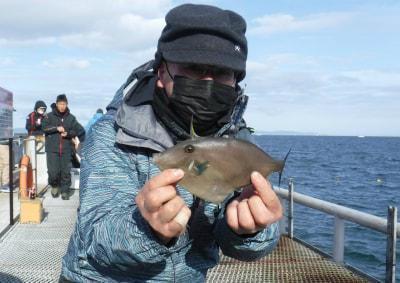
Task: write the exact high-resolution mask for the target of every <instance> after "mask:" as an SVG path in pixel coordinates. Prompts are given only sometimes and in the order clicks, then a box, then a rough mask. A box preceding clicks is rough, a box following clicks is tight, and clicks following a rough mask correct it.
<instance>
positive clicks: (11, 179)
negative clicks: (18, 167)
mask: <svg viewBox="0 0 400 283" xmlns="http://www.w3.org/2000/svg"><path fill="white" fill-rule="evenodd" d="M8 169H9V180H8V186H9V188H10V225H14V172H13V171H14V162H13V138H9V139H8Z"/></svg>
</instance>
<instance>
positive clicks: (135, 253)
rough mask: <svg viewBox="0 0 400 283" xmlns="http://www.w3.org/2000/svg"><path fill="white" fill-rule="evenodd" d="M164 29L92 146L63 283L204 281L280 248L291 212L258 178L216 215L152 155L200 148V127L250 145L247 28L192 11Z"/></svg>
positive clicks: (216, 208) (173, 15)
mask: <svg viewBox="0 0 400 283" xmlns="http://www.w3.org/2000/svg"><path fill="white" fill-rule="evenodd" d="M165 19H166V26H165V28H164V29H163V31H162V33H161V36H160V38H159V41H158V47H157V52H156V55H155V60H153V61H150V62H147V63H145V64H143V65H142V66H140V67H138V68H136V69H135V70H134V71H133V72H132V74H131V75H130V76H129V77H128V79H127V81H126V83H125V84H123V85H122V86H121V88H120V89H119V90H118V91H117V93H116V95H115V97H114V99H113V101H112V102H111V103H110V105H109V106H108V107H107V110H108V111H107V113H106V114H105V115H104V117H103V118H101V119H100V120H99V121H98V122H97V123H96V124H95V125H94V126H93V127H92V128H91V130H90V131H89V133H88V135H87V139H86V141H85V145H84V147H83V149H82V151H83V157H82V164H81V176H80V182H81V183H80V184H81V186H80V194H79V196H80V206H79V209H78V217H77V222H76V226H75V230H74V232H73V235H72V236H71V239H70V242H69V245H68V250H67V253H66V255H65V256H64V257H63V261H62V272H61V276H60V282H191V283H194V282H204V281H205V279H206V275H207V270H208V269H210V268H212V267H214V266H215V265H216V264H218V261H219V253H220V251H222V253H224V254H225V255H227V256H230V257H233V258H235V259H239V260H243V261H253V260H257V259H260V258H262V257H263V256H265V255H267V254H269V253H270V252H271V251H272V250H273V249H274V248H275V246H276V245H277V243H278V240H279V229H278V220H279V219H280V218H281V217H282V207H281V204H280V202H279V199H278V197H277V196H276V194H275V193H274V191H273V189H272V186H271V184H270V183H269V182H268V181H267V180H266V179H265V178H264V177H262V176H261V175H260V174H259V173H257V172H253V173H252V174H251V176H249V179H250V178H251V182H252V185H250V186H248V187H246V188H243V189H242V190H239V191H238V192H235V193H233V194H231V195H230V196H228V197H227V198H226V199H225V200H224V201H223V202H222V203H221V204H214V203H210V202H207V201H204V200H201V199H199V198H197V197H195V196H194V195H192V194H191V193H190V192H188V191H187V190H185V188H184V187H182V186H180V185H179V184H178V185H177V183H178V182H179V181H180V180H181V179H182V178H183V176H184V172H183V171H182V170H180V169H167V170H164V171H160V169H159V168H158V167H157V166H156V165H155V164H154V162H153V153H155V152H162V151H164V150H166V149H167V148H170V147H172V146H174V145H175V144H176V143H178V142H179V141H182V140H185V139H189V138H190V133H189V129H190V124H191V121H193V125H194V128H195V129H196V132H197V134H199V135H200V136H225V135H228V136H232V137H236V138H243V139H249V140H250V139H251V136H250V131H249V129H248V128H247V126H246V123H245V122H244V120H243V119H242V118H241V115H242V114H243V111H244V108H245V104H246V101H247V99H246V96H245V95H244V94H243V92H242V90H241V87H240V86H239V82H240V81H241V80H242V79H243V78H244V77H245V73H246V59H247V40H246V37H245V31H246V22H245V21H244V19H243V18H242V17H241V16H240V15H238V14H237V13H235V12H232V11H229V10H222V9H220V8H217V7H214V6H208V5H192V4H185V5H181V6H178V7H176V8H173V9H172V10H171V11H169V12H168V14H167V15H166V18H165ZM127 36H130V35H127ZM266 264H268V263H266Z"/></svg>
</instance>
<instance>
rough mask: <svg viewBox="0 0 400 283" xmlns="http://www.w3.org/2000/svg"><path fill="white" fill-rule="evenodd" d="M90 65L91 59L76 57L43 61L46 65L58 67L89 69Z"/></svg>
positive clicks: (43, 64)
mask: <svg viewBox="0 0 400 283" xmlns="http://www.w3.org/2000/svg"><path fill="white" fill-rule="evenodd" d="M90 65H91V64H90V61H88V60H86V59H76V58H58V59H53V60H50V61H43V62H42V66H44V67H47V68H57V69H87V68H89V67H90Z"/></svg>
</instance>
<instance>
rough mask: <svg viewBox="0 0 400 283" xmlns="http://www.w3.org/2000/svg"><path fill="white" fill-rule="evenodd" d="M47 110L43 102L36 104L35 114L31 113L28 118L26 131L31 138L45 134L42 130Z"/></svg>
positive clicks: (39, 101)
mask: <svg viewBox="0 0 400 283" xmlns="http://www.w3.org/2000/svg"><path fill="white" fill-rule="evenodd" d="M46 109H47V106H46V103H44V102H43V101H42V100H38V101H36V103H35V107H34V109H33V112H31V113H29V115H28V117H26V125H25V129H26V130H27V131H28V134H29V135H30V136H31V135H33V136H37V135H43V134H44V133H43V130H42V121H43V118H44V117H45V115H46Z"/></svg>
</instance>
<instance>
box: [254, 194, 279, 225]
mask: <svg viewBox="0 0 400 283" xmlns="http://www.w3.org/2000/svg"><path fill="white" fill-rule="evenodd" d="M248 204H249V208H250V211H251V214H252V216H253V219H254V222H255V224H256V226H257V227H260V228H264V227H266V226H268V225H269V224H271V223H272V222H274V218H275V217H274V215H273V214H272V213H271V211H269V209H268V208H267V207H266V206H265V204H264V203H263V201H262V200H261V198H260V197H259V196H252V197H251V198H250V199H249V200H248Z"/></svg>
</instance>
